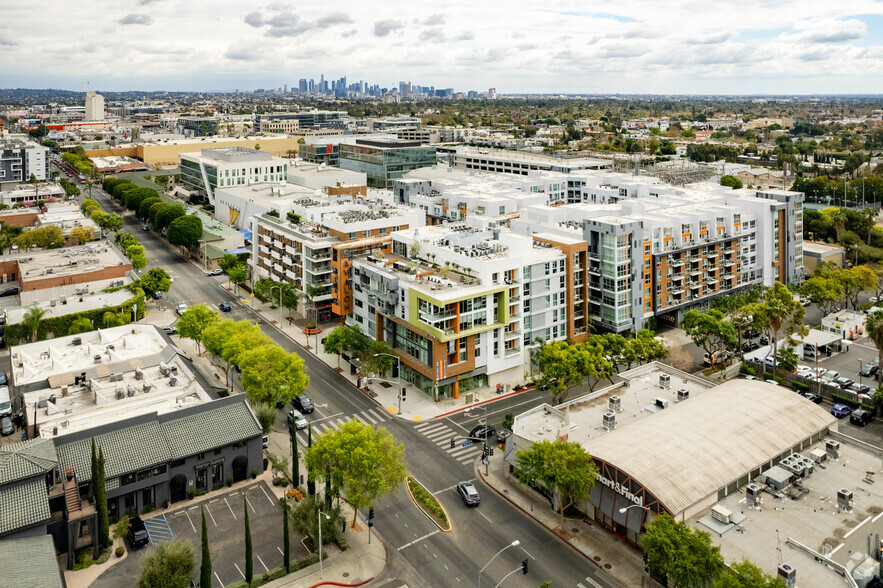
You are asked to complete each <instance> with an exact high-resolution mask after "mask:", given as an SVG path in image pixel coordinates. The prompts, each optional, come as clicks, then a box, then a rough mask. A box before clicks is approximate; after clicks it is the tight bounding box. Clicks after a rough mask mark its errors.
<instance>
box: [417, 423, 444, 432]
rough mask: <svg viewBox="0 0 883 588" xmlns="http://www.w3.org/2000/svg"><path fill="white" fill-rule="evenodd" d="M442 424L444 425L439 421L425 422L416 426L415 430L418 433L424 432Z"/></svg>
mask: <svg viewBox="0 0 883 588" xmlns="http://www.w3.org/2000/svg"><path fill="white" fill-rule="evenodd" d="M440 424H442V423H439V422H438V421H423V422H422V423H420V424H419V425H416V426H415V427H414V428H415V429H416V430H418V431H422V430H423V429H429V428H431V427H434V426H436V425H440Z"/></svg>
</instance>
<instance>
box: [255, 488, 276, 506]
mask: <svg viewBox="0 0 883 588" xmlns="http://www.w3.org/2000/svg"><path fill="white" fill-rule="evenodd" d="M258 488H260V489H261V492H263V493H264V496H266V497H267V500H269V501H270V504H275V502H273V499H272V498H270V495H269V494H267V491H266V490H264V486H263V485H260V486H258Z"/></svg>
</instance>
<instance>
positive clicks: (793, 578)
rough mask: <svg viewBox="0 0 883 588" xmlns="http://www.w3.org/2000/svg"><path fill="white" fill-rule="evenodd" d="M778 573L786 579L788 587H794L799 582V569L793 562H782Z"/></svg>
mask: <svg viewBox="0 0 883 588" xmlns="http://www.w3.org/2000/svg"><path fill="white" fill-rule="evenodd" d="M776 575H777V576H779V577H780V578H782V579H783V580H785V585H786V586H788V588H794V586H795V585H796V584H797V570H795V569H794V566H792V565H791V564H787V563H780V564H779V567H778V569H777V574H776Z"/></svg>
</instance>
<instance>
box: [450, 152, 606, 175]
mask: <svg viewBox="0 0 883 588" xmlns="http://www.w3.org/2000/svg"><path fill="white" fill-rule="evenodd" d="M453 162H454V165H455V166H457V167H461V168H463V169H474V170H480V171H491V172H497V173H504V174H520V175H523V176H524V175H527V174H528V173H529V172H531V171H557V172H563V173H571V172H573V171H576V170H601V169H612V168H613V162H612V161H610V160H607V159H594V158H590V157H577V158H570V159H568V158H561V157H552V156H549V155H542V154H538V153H527V152H524V151H506V150H502V149H484V148H479V147H469V146H466V145H460V146H458V147H457V148H456V150H455V152H454V154H453Z"/></svg>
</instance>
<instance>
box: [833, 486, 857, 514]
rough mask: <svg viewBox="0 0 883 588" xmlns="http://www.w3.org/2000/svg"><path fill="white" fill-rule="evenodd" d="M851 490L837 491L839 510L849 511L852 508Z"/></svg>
mask: <svg viewBox="0 0 883 588" xmlns="http://www.w3.org/2000/svg"><path fill="white" fill-rule="evenodd" d="M852 498H853V494H852V490H847V489H846V488H841V489H840V490H838V491H837V506H839V507H840V508H841V509H846V510H849V509H851V508H852Z"/></svg>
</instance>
